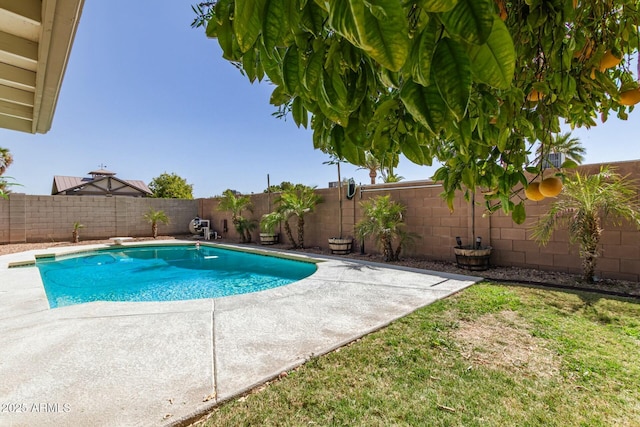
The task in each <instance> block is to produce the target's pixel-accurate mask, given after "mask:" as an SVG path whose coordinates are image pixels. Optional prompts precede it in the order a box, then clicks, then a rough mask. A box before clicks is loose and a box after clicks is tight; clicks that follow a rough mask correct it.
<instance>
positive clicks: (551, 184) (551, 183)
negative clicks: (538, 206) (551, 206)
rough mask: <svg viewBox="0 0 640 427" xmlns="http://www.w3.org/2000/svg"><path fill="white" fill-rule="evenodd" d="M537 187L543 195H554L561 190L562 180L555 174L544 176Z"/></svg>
mask: <svg viewBox="0 0 640 427" xmlns="http://www.w3.org/2000/svg"><path fill="white" fill-rule="evenodd" d="M538 189H539V190H540V194H542V195H543V196H544V197H556V196H557V195H558V194H560V192H561V191H562V181H561V180H560V179H559V178H556V177H555V176H552V177H550V178H545V179H543V180H542V182H541V183H540V186H539V187H538Z"/></svg>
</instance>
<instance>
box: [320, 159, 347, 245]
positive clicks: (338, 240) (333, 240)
mask: <svg viewBox="0 0 640 427" xmlns="http://www.w3.org/2000/svg"><path fill="white" fill-rule="evenodd" d="M326 163H327V164H336V165H337V166H338V230H339V231H338V234H339V236H338V237H329V249H330V250H331V253H332V254H336V255H345V254H348V253H350V252H351V247H352V246H353V239H352V238H350V237H349V238H345V237H343V235H342V179H341V177H340V160H338V159H332V160H330V161H328V162H326Z"/></svg>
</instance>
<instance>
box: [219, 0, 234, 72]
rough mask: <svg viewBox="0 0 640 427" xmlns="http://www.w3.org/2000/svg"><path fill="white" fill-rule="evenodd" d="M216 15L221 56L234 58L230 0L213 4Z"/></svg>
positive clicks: (221, 0) (222, 0) (229, 58)
mask: <svg viewBox="0 0 640 427" xmlns="http://www.w3.org/2000/svg"><path fill="white" fill-rule="evenodd" d="M215 12H216V17H215V20H216V21H217V22H218V28H217V30H216V34H217V35H218V43H219V44H220V47H221V48H222V57H223V58H225V59H228V60H230V61H232V60H235V59H236V58H235V54H234V49H233V45H234V43H233V39H234V36H233V29H232V27H231V20H230V15H231V0H220V1H219V2H218V3H216V6H215Z"/></svg>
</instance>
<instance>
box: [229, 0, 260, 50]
mask: <svg viewBox="0 0 640 427" xmlns="http://www.w3.org/2000/svg"><path fill="white" fill-rule="evenodd" d="M265 2H266V0H235V8H234V11H233V29H234V31H235V34H236V39H237V40H238V46H240V51H241V52H243V53H244V52H246V51H248V50H249V49H251V48H252V47H253V45H254V44H255V42H256V40H257V39H258V36H259V35H260V31H262V20H263V14H264V6H265Z"/></svg>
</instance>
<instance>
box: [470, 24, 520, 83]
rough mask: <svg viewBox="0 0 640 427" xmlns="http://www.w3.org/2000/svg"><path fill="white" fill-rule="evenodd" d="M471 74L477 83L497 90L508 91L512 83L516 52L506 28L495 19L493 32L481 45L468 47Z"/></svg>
mask: <svg viewBox="0 0 640 427" xmlns="http://www.w3.org/2000/svg"><path fill="white" fill-rule="evenodd" d="M468 52H469V59H470V61H471V73H472V74H473V76H474V77H475V79H476V80H477V81H480V82H482V83H486V84H488V85H489V86H492V87H494V88H497V89H508V88H509V87H511V84H512V82H513V73H514V70H515V66H516V52H515V48H514V46H513V40H512V39H511V35H510V34H509V30H508V29H507V26H506V25H505V24H504V22H502V21H501V20H500V19H498V18H495V19H494V23H493V31H491V35H490V36H489V38H488V39H487V42H486V43H484V44H482V45H479V46H478V45H471V46H470V47H469V50H468Z"/></svg>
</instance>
